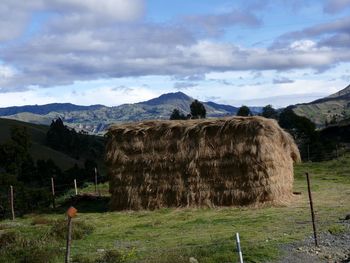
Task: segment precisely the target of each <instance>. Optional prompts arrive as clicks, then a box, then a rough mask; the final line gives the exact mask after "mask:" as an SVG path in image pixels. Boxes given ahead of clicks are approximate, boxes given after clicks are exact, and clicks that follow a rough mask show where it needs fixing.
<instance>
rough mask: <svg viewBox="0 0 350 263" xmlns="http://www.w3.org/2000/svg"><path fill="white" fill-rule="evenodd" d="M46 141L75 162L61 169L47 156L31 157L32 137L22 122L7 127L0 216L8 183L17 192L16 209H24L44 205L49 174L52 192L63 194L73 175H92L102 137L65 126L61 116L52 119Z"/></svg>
mask: <svg viewBox="0 0 350 263" xmlns="http://www.w3.org/2000/svg"><path fill="white" fill-rule="evenodd" d="M46 145H47V146H49V147H50V148H52V149H56V150H58V151H61V152H64V153H67V154H68V155H69V156H71V157H73V158H75V159H76V160H77V163H75V164H74V165H73V166H72V167H71V168H69V169H67V170H64V171H63V170H62V169H61V168H60V167H59V166H58V165H57V164H56V163H55V162H54V161H53V160H52V159H50V158H48V159H46V160H34V159H33V157H32V155H31V152H30V148H31V146H32V141H31V138H30V135H29V133H28V130H27V128H26V127H25V126H13V127H11V135H10V139H9V140H7V141H6V142H4V143H2V144H0V186H1V187H0V217H1V216H2V214H3V213H4V209H5V208H6V207H7V204H8V189H9V186H10V185H12V186H14V188H15V192H16V193H17V195H16V198H15V202H16V203H15V206H16V210H17V211H19V212H21V213H25V212H31V211H34V210H36V209H38V208H41V207H48V205H49V204H50V202H51V195H50V191H49V190H50V184H51V178H54V180H55V184H56V192H57V193H62V194H63V193H64V192H66V191H67V190H69V189H71V185H72V181H73V179H77V180H78V181H83V180H86V179H87V178H91V179H92V178H93V175H94V169H95V167H97V165H98V164H97V162H96V160H97V159H98V158H101V157H102V156H103V152H104V139H103V138H97V137H94V136H88V135H86V134H83V133H77V132H76V131H74V130H72V129H69V128H68V127H66V126H65V125H64V124H63V121H62V120H61V119H57V120H53V121H52V123H51V125H50V128H49V130H48V131H47V134H46ZM79 159H80V160H79ZM78 161H79V163H80V165H78Z"/></svg>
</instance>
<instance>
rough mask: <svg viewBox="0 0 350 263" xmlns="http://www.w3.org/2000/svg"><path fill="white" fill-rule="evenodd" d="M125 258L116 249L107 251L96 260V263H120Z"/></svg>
mask: <svg viewBox="0 0 350 263" xmlns="http://www.w3.org/2000/svg"><path fill="white" fill-rule="evenodd" d="M122 262H125V258H124V256H123V254H122V253H120V252H119V251H118V250H116V249H110V250H107V251H106V252H105V253H104V255H103V256H102V257H101V258H99V259H97V260H96V263H122Z"/></svg>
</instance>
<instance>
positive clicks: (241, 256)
mask: <svg viewBox="0 0 350 263" xmlns="http://www.w3.org/2000/svg"><path fill="white" fill-rule="evenodd" d="M236 243H237V252H238V255H239V263H243V255H242V250H241V241H240V240H239V233H236Z"/></svg>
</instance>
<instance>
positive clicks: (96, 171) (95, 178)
mask: <svg viewBox="0 0 350 263" xmlns="http://www.w3.org/2000/svg"><path fill="white" fill-rule="evenodd" d="M95 194H96V195H97V168H96V167H95Z"/></svg>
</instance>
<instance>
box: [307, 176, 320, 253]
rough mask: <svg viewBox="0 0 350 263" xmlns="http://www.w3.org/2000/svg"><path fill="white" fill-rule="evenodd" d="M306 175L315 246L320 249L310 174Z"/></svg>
mask: <svg viewBox="0 0 350 263" xmlns="http://www.w3.org/2000/svg"><path fill="white" fill-rule="evenodd" d="M305 175H306V180H307V190H308V192H309V202H310V210H311V219H312V228H313V231H314V240H315V246H316V247H318V242H317V232H316V224H315V213H314V206H313V202H312V195H311V187H310V178H309V173H305Z"/></svg>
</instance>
